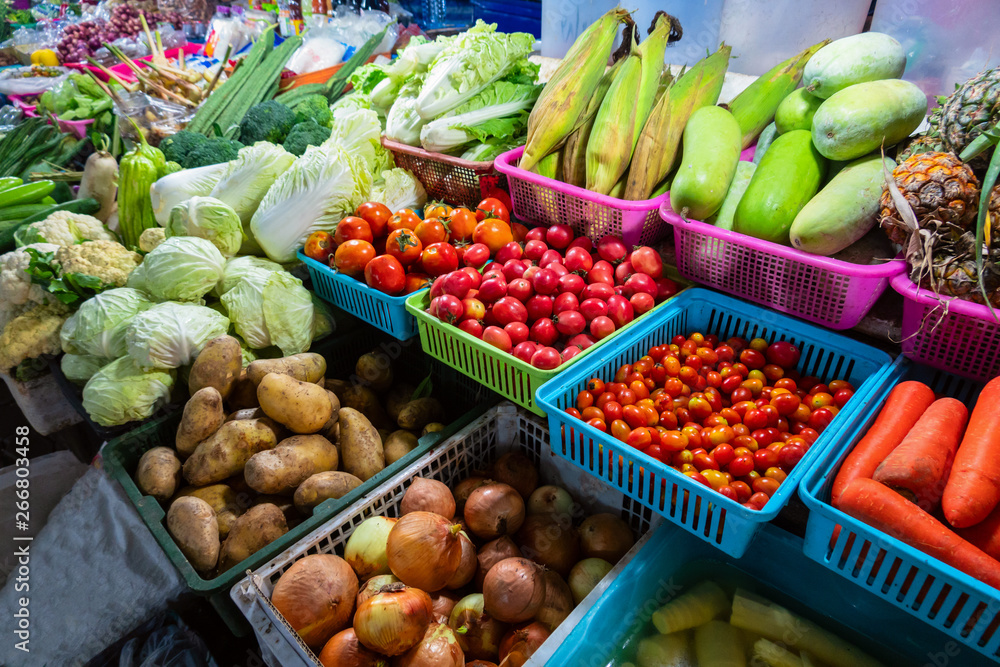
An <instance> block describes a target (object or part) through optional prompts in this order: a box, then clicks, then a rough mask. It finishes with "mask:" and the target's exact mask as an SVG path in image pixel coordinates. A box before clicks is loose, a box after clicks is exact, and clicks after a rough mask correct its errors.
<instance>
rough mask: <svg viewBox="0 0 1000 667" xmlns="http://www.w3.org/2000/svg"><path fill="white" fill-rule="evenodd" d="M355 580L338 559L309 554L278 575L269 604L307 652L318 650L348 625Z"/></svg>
mask: <svg viewBox="0 0 1000 667" xmlns="http://www.w3.org/2000/svg"><path fill="white" fill-rule="evenodd" d="M357 595H358V577H357V575H355V574H354V570H352V569H351V566H350V565H348V564H347V561H345V560H344V559H343V558H341V557H340V556H335V555H333V554H312V555H309V556H306V557H304V558H301V559H299V560H297V561H295V562H294V563H292V566H291V567H290V568H288V570H286V571H285V573H284V574H282V575H281V578H280V579H278V583H276V584H275V585H274V591H273V592H272V593H271V603H272V604H273V605H274V606H275V608H276V609H277V610H278V611H279V612H281V615H282V616H284V617H285V620H286V621H288V623H289V625H291V626H292V628H293V629H294V630H295V631H296V632H297V633H299V636H300V637H302V641H304V642H305V643H306V644H307V645H308V646H310V647H311V648H319V647H321V646H323V644H325V643H326V641H327V640H328V639H329V638H330V637H332V636H333V635H334V634H336V633H337V632H339V631H340V630H343V629H344V628H345V627H346V626H347V625H348V624H349V623H350V622H351V612H353V611H354V602H355V598H357Z"/></svg>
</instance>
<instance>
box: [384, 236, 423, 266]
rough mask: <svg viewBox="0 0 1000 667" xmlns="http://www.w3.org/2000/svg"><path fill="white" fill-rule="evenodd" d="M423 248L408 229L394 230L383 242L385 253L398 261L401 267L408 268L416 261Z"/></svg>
mask: <svg viewBox="0 0 1000 667" xmlns="http://www.w3.org/2000/svg"><path fill="white" fill-rule="evenodd" d="M423 249H424V246H423V244H422V243H420V239H418V238H417V236H416V234H414V233H413V232H412V231H411V230H409V229H396V230H394V231H392V232H390V233H389V237H388V238H387V239H386V241H385V252H386V254H388V255H392V256H393V257H395V258H396V259H398V260H399V262H400V264H402V265H403V266H409V265H410V264H413V263H414V262H416V261H417V260H418V259H420V253H421V252H423Z"/></svg>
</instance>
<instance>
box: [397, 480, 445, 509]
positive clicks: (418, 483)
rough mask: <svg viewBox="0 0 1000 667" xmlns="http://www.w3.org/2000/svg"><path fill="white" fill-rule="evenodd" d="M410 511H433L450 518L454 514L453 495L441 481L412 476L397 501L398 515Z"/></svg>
mask: <svg viewBox="0 0 1000 667" xmlns="http://www.w3.org/2000/svg"><path fill="white" fill-rule="evenodd" d="M411 512H433V513H435V514H440V515H441V516H443V517H444V518H446V519H450V518H452V517H453V516H455V497H454V496H453V495H451V489H449V488H448V486H447V485H446V484H444V483H443V482H439V481H437V480H436V479H425V478H423V477H414V478H413V481H412V482H411V483H410V486H409V488H407V489H406V493H404V494H403V499H402V500H401V501H400V502H399V514H400V516H405V515H407V514H410V513H411Z"/></svg>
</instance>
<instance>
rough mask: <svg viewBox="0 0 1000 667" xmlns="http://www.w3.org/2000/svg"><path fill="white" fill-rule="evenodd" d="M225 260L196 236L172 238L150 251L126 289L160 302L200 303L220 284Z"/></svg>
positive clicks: (213, 248)
mask: <svg viewBox="0 0 1000 667" xmlns="http://www.w3.org/2000/svg"><path fill="white" fill-rule="evenodd" d="M225 264H226V258H225V257H223V256H222V253H220V252H219V249H218V248H216V247H215V246H214V245H212V242H211V241H207V240H205V239H203V238H198V237H197V236H174V237H173V238H169V239H167V240H166V241H164V242H163V243H161V244H160V245H158V246H156V247H155V248H153V250H152V252H150V253H149V254H148V255H146V257H145V259H143V261H142V264H140V265H139V266H138V267H136V269H135V270H134V271H132V273H131V274H129V277H128V286H129V287H133V288H135V289H138V290H141V291H143V292H146V293H147V294H150V295H152V296H153V297H154V298H156V299H160V300H163V301H200V300H201V298H202V297H203V296H205V295H206V294H208V293H209V291H211V289H212V288H213V287H215V286H216V284H217V283H218V282H219V281H220V280H222V275H223V267H225Z"/></svg>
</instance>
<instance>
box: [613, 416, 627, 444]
mask: <svg viewBox="0 0 1000 667" xmlns="http://www.w3.org/2000/svg"><path fill="white" fill-rule="evenodd" d="M631 432H632V429H631V428H630V427H629V425H628V424H626V423H625V422H624V421H623V420H621V419H616V420H614V421H613V422H611V435H612V436H614V437H615V438H616V439H618V440H621V441H622V442H625V440H626V439H628V436H629V433H631Z"/></svg>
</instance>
